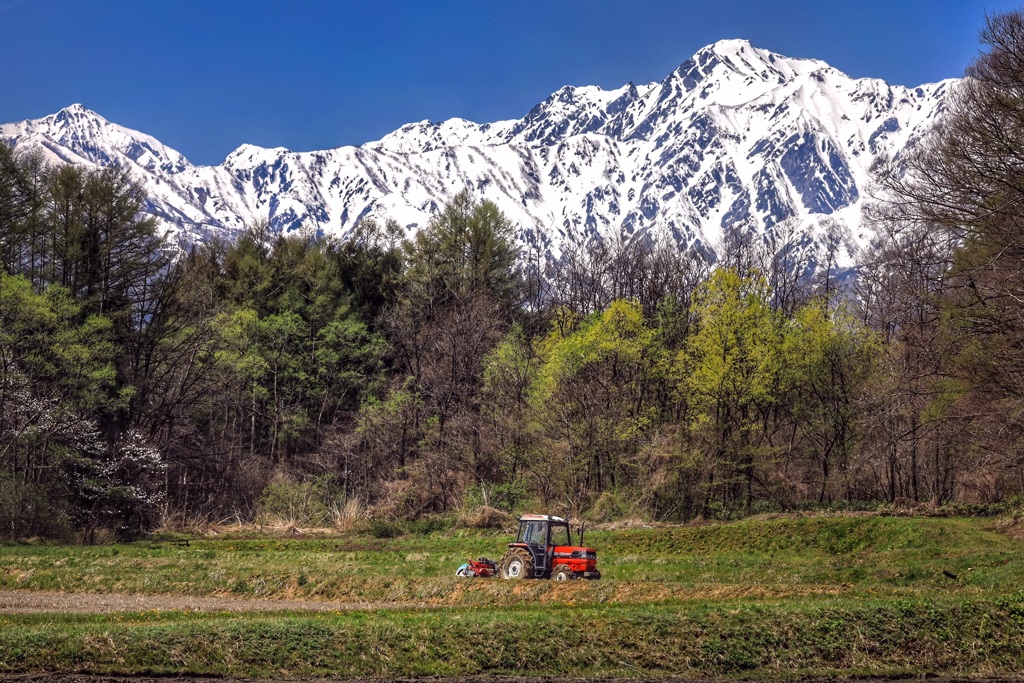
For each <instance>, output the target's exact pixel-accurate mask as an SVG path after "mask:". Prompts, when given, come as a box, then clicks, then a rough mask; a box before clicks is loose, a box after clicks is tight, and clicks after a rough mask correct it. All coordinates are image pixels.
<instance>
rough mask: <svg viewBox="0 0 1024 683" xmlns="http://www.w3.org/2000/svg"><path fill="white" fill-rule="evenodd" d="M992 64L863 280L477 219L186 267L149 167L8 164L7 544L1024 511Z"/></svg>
mask: <svg viewBox="0 0 1024 683" xmlns="http://www.w3.org/2000/svg"><path fill="white" fill-rule="evenodd" d="M982 42H983V45H984V48H985V49H984V51H983V53H982V54H981V56H980V57H979V58H978V59H977V60H976V61H975V62H974V63H973V64H972V65H971V66H970V67H969V68H968V70H967V73H966V78H965V79H964V81H963V82H962V83H961V84H960V85H959V86H958V88H957V89H956V91H955V93H954V95H953V96H952V98H951V100H950V102H949V104H948V107H947V111H946V113H945V115H944V118H943V119H942V121H941V122H940V123H939V124H938V125H937V126H936V127H935V128H934V129H933V131H932V132H931V133H930V134H929V136H928V137H926V138H925V139H923V140H921V141H920V142H919V143H918V144H917V145H916V146H914V147H913V148H911V149H910V151H908V152H906V153H905V154H903V155H902V156H900V157H899V158H895V159H892V160H889V161H888V162H887V163H884V164H881V165H880V166H879V167H878V168H877V169H876V176H875V184H876V188H875V196H876V197H877V199H876V200H875V201H874V202H873V203H872V205H871V207H870V210H869V211H868V213H867V215H866V216H865V217H864V221H865V225H866V226H868V228H869V229H870V230H872V231H873V232H874V233H875V234H876V235H877V237H876V239H875V240H874V242H873V244H872V246H871V249H870V250H869V251H867V252H866V253H862V254H859V255H858V262H859V264H860V266H859V268H858V269H857V271H856V272H855V273H844V272H842V271H841V270H840V269H839V268H837V267H836V264H835V259H836V256H837V250H838V249H839V240H840V230H839V226H838V224H837V225H835V226H833V229H831V230H828V231H827V233H828V235H827V239H826V240H824V242H823V243H822V244H820V245H819V246H816V247H813V248H811V247H810V245H809V243H808V241H807V240H806V238H805V237H804V236H803V235H802V234H801V233H800V232H799V226H798V225H797V224H796V223H795V222H793V221H786V222H782V223H779V224H777V225H774V226H771V227H770V228H769V229H768V231H767V232H764V231H762V230H761V229H759V228H758V229H755V228H754V226H752V225H749V224H743V223H741V224H736V225H733V226H731V227H730V228H729V229H728V230H727V232H726V239H725V242H724V244H722V245H721V247H720V249H719V250H718V253H717V254H716V255H714V256H710V255H709V254H708V253H706V252H700V251H689V252H687V251H680V250H679V249H678V248H677V247H676V245H675V244H667V243H658V242H655V241H651V240H642V239H633V240H630V239H627V238H626V237H623V238H621V239H619V240H613V241H603V242H602V241H594V242H591V243H588V244H586V245H583V246H581V247H579V248H566V250H565V251H564V252H563V253H561V254H559V255H558V256H557V258H556V257H552V256H550V255H548V254H547V253H546V252H545V250H544V249H543V248H541V247H536V248H528V249H520V248H519V247H517V244H516V242H515V240H514V239H513V231H514V227H515V226H513V225H511V224H510V222H509V221H508V220H507V219H506V217H505V216H503V215H502V213H501V211H500V210H499V209H498V207H496V206H495V205H494V204H492V203H490V202H488V201H478V200H476V199H474V197H473V195H472V194H471V193H470V192H469V191H465V192H462V193H460V194H458V195H456V196H455V197H454V198H453V199H452V200H451V202H450V203H449V204H448V205H446V206H445V207H443V209H441V210H440V211H439V212H438V213H437V214H436V216H435V217H434V219H433V220H432V221H431V223H430V224H429V226H427V227H426V228H424V229H423V230H421V231H420V232H418V233H416V234H415V235H411V236H410V235H407V234H406V232H405V230H404V229H403V228H402V227H401V226H399V225H398V224H397V223H395V222H393V221H389V222H387V223H385V224H383V225H382V224H379V223H375V222H373V221H370V220H367V221H364V222H363V223H362V224H361V225H360V226H359V228H358V229H357V230H356V231H355V232H354V233H353V234H352V235H349V236H347V237H346V238H344V239H338V238H334V237H329V236H324V235H321V234H316V233H314V232H312V231H301V230H300V231H296V232H293V233H289V234H276V233H275V232H274V231H273V230H271V227H270V225H269V223H268V222H267V221H257V222H256V223H254V224H252V225H251V226H250V227H249V228H248V229H247V230H246V231H245V232H244V234H242V235H240V236H238V237H237V239H232V240H225V239H210V240H209V241H207V242H206V243H203V244H195V245H189V246H187V247H185V248H182V247H180V246H179V245H175V244H169V243H166V242H165V241H164V240H163V239H162V237H161V234H162V233H161V228H160V225H158V223H157V222H156V221H155V220H154V219H152V218H149V217H146V215H145V214H144V212H143V210H144V208H145V207H146V196H145V192H144V190H143V189H142V188H141V187H140V186H138V185H137V184H136V183H135V182H134V181H133V180H132V179H131V177H130V175H129V174H128V173H127V171H125V170H124V169H119V168H103V169H96V170H90V169H85V168H82V167H76V166H68V165H50V164H48V163H46V162H45V161H44V160H43V157H42V156H41V155H39V154H33V153H30V152H22V151H21V150H15V149H13V148H12V147H10V146H9V145H6V144H0V538H8V539H18V538H27V537H34V536H36V537H50V538H70V537H73V536H75V535H76V534H77V535H78V536H79V537H80V538H82V539H85V540H91V539H92V538H94V535H95V534H96V532H97V531H100V530H105V531H109V532H111V533H115V534H117V535H119V536H128V537H130V536H133V535H137V534H139V533H143V532H145V531H147V530H149V529H152V528H154V527H156V526H160V525H165V526H173V525H175V524H189V523H195V522H198V521H200V520H207V521H210V520H227V519H231V520H237V521H240V522H245V523H253V522H257V521H259V520H268V519H288V520H290V521H291V522H292V523H293V524H295V525H302V526H328V525H331V524H340V523H342V522H344V521H351V520H352V519H380V520H415V519H418V518H422V517H424V516H430V515H446V514H460V515H463V516H464V517H466V518H467V519H472V518H473V517H474V516H477V517H481V518H485V517H486V516H487V514H486V513H487V511H489V510H494V509H496V510H500V511H505V512H520V511H523V510H526V509H528V508H529V509H533V510H535V511H551V512H555V513H557V512H563V513H569V514H572V515H573V516H579V515H583V516H584V517H586V518H588V519H595V520H612V519H620V518H631V517H635V518H644V519H653V520H665V521H689V520H692V519H694V518H698V517H703V518H706V519H710V518H721V519H724V518H735V517H738V516H743V515H750V514H753V513H758V512H769V511H791V510H802V509H821V508H831V509H858V508H865V507H869V508H872V509H873V508H876V507H878V506H879V505H890V506H894V507H897V508H898V507H913V506H917V505H925V504H927V505H931V506H943V505H948V504H955V505H963V506H972V505H982V506H983V505H991V504H998V503H1000V502H1003V501H1007V500H1010V499H1012V498H1014V497H1015V496H1019V495H1021V494H1022V493H1024V467H1022V464H1024V462H1022V452H1021V448H1022V447H1024V443H1022V441H1021V437H1022V433H1024V432H1022V428H1024V272H1022V265H1024V241H1022V237H1024V14H1021V13H1020V12H1013V13H1008V14H1001V15H995V16H993V17H991V18H990V19H989V20H988V23H987V27H986V29H985V30H984V32H983V34H982Z"/></svg>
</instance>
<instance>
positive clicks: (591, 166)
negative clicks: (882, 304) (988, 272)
mask: <svg viewBox="0 0 1024 683" xmlns="http://www.w3.org/2000/svg"><path fill="white" fill-rule="evenodd" d="M953 83H954V81H943V82H941V83H936V84H930V85H923V86H920V87H918V88H906V87H902V86H890V85H888V84H887V83H885V82H883V81H881V80H876V79H857V80H855V79H851V78H849V77H848V76H846V75H845V74H843V73H841V72H839V71H837V70H836V69H834V68H832V67H830V66H829V65H828V64H825V63H824V62H820V61H817V60H810V59H791V58H787V57H782V56H780V55H778V54H774V53H772V52H769V51H766V50H761V49H758V48H755V47H753V46H752V45H750V43H748V42H746V41H742V40H727V41H721V42H718V43H715V44H714V45H710V46H708V47H705V48H703V49H701V50H700V51H699V52H697V54H695V55H694V56H693V57H692V58H691V59H689V60H687V61H686V62H685V63H684V64H683V65H682V66H680V67H679V68H678V69H676V70H675V71H673V72H672V73H671V74H669V75H668V77H667V78H665V79H664V80H663V81H661V82H660V83H650V84H645V85H634V84H633V83H629V84H627V85H625V86H623V87H621V88H619V89H617V90H603V89H601V88H598V87H592V86H590V87H572V86H566V87H564V88H562V89H560V90H559V91H557V92H555V93H554V94H552V95H551V96H550V97H548V98H547V99H546V100H544V101H543V102H541V103H540V104H538V105H537V106H535V107H534V108H533V109H532V110H530V112H529V113H527V114H526V116H524V117H523V118H522V119H519V120H510V121H500V122H497V123H484V124H478V123H473V122H471V121H466V120H463V119H451V120H448V121H443V122H441V123H432V122H430V121H421V122H419V123H412V124H408V125H406V126H403V127H402V128H400V129H398V130H396V131H394V132H393V133H389V134H388V135H386V136H385V137H384V138H382V139H381V140H378V141H376V142H369V143H367V144H364V145H362V146H360V147H339V148H336V149H330V150H324V151H318V152H291V151H288V150H287V149H283V148H275V149H265V148H261V147H254V146H252V145H243V146H241V147H239V148H238V149H236V150H235V151H234V152H232V153H231V154H230V155H228V157H227V159H225V160H224V163H222V164H221V165H219V166H193V165H192V164H190V163H189V162H188V160H187V159H185V158H184V157H183V156H182V155H181V154H179V153H178V152H176V151H174V150H172V149H170V148H168V147H166V146H164V145H162V144H161V143H160V142H159V141H157V140H156V139H154V138H152V137H150V136H147V135H144V134H142V133H138V132H136V131H133V130H129V129H127V128H123V127H121V126H118V125H116V124H113V123H110V122H108V121H106V120H104V119H103V118H102V117H100V116H99V115H98V114H96V113H94V112H91V111H89V110H88V109H86V108H84V107H82V106H81V105H73V106H71V107H68V108H67V109H64V110H62V111H60V112H58V113H56V114H53V115H51V116H47V117H45V118H42V119H38V120H33V121H23V122H21V123H9V124H3V125H0V136H2V137H3V138H5V139H7V140H9V141H12V142H13V143H14V144H15V145H16V146H17V147H38V148H41V149H43V150H45V152H46V154H47V155H49V156H51V157H52V158H53V159H54V160H59V161H63V162H69V163H76V164H88V165H103V164H111V163H115V164H121V165H124V166H127V167H128V168H130V169H131V170H132V172H133V173H134V174H135V175H136V176H137V177H138V178H139V179H140V180H141V181H142V182H144V183H145V185H146V187H147V189H148V192H149V196H150V198H151V200H150V206H149V210H150V211H151V212H152V213H153V214H154V215H156V216H158V217H159V218H160V219H162V221H163V222H164V224H165V225H166V226H167V227H168V228H169V229H170V231H171V232H172V233H175V234H177V235H178V236H179V237H180V238H182V239H184V240H186V241H188V240H197V239H199V240H201V239H203V238H204V237H205V236H207V235H210V234H216V233H231V232H235V231H237V230H240V229H241V228H243V227H244V226H245V225H246V224H247V223H249V222H251V221H253V220H254V219H257V218H269V219H270V221H271V225H272V226H274V227H275V228H277V229H279V230H282V231H289V230H293V229H296V228H299V227H300V226H309V227H313V228H316V229H319V230H322V231H324V232H326V233H332V234H337V235H345V234H347V233H348V232H349V231H350V230H352V229H353V228H354V226H355V225H356V224H357V223H358V222H359V221H360V220H362V219H364V218H367V217H374V218H377V219H378V220H385V219H387V218H394V219H396V220H397V221H398V222H399V223H400V224H402V225H404V226H406V228H407V229H409V230H415V229H417V228H420V227H423V226H425V225H426V224H427V223H428V221H429V220H430V217H431V215H432V214H433V213H434V212H435V211H436V210H437V209H438V208H439V207H440V206H442V205H443V204H444V203H445V202H446V201H448V200H449V199H450V198H451V197H452V196H454V195H455V194H456V193H457V192H459V191H461V190H463V189H466V188H469V189H470V190H471V192H472V193H473V196H474V198H476V199H490V200H492V201H494V202H495V203H496V204H497V205H498V206H499V207H500V208H501V209H502V210H503V211H504V212H505V214H506V215H507V216H508V217H509V218H510V219H511V220H512V221H513V222H514V223H516V224H517V225H518V226H519V229H520V233H519V235H520V239H522V240H524V241H538V242H539V243H540V244H542V245H544V246H546V247H547V248H549V249H551V250H552V251H553V252H555V253H557V252H558V251H559V250H560V248H561V247H562V246H563V245H565V244H567V243H577V244H578V243H581V242H584V241H586V240H588V239H591V238H593V237H595V236H601V237H606V236H609V235H615V234H619V233H623V234H626V235H637V234H650V235H654V236H657V237H658V238H659V239H660V238H670V239H673V240H675V241H676V242H677V243H678V244H679V245H680V246H681V247H685V246H692V245H695V244H697V245H703V246H706V247H711V248H714V246H715V245H716V244H717V243H718V242H719V241H720V239H721V236H722V231H723V228H724V227H728V226H731V225H735V224H737V223H740V222H745V223H746V224H749V225H752V226H753V227H754V229H757V230H761V231H765V230H770V229H771V228H772V226H774V225H776V224H778V223H780V222H781V221H783V220H785V219H787V218H794V219H795V220H797V221H799V222H800V223H801V224H802V225H803V226H804V229H805V230H806V231H807V232H808V235H809V236H811V237H812V238H813V237H814V235H815V234H816V232H817V231H819V230H820V229H821V228H820V221H821V219H822V218H824V217H829V216H831V217H833V218H835V219H836V220H838V221H839V222H840V223H841V224H842V225H845V226H846V233H845V236H846V246H847V247H848V253H847V257H848V258H855V253H856V249H857V247H858V246H859V245H861V244H863V242H864V241H866V239H867V238H868V236H867V235H864V234H862V233H861V231H860V220H859V214H860V207H861V204H862V203H863V200H864V198H865V190H866V188H867V186H868V183H869V169H870V167H871V165H872V163H874V162H875V160H876V159H878V158H879V157H880V156H883V155H888V156H894V155H896V154H898V153H899V152H900V151H901V150H902V149H904V148H905V147H906V146H907V145H908V143H910V142H911V141H913V140H914V139H915V138H916V137H917V136H919V135H921V134H922V133H923V132H924V131H926V130H927V129H928V128H929V127H930V126H931V125H932V123H933V122H934V121H935V119H936V116H937V115H938V114H939V113H940V112H941V110H942V108H943V102H944V99H945V96H946V94H947V93H948V91H949V89H950V87H951V85H952V84H953Z"/></svg>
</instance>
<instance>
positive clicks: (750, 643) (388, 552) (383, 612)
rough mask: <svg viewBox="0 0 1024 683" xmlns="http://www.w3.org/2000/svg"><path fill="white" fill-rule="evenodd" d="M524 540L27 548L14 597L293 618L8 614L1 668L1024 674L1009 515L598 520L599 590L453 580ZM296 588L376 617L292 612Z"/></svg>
mask: <svg viewBox="0 0 1024 683" xmlns="http://www.w3.org/2000/svg"><path fill="white" fill-rule="evenodd" d="M392 531H393V530H392ZM378 535H380V534H378ZM387 535H392V534H390V533H389V534H387ZM506 541H507V537H506V536H505V535H503V534H494V533H490V534H488V533H482V532H468V531H465V530H450V529H449V530H443V529H442V530H437V531H433V532H430V533H415V532H408V533H404V534H400V535H398V536H396V537H393V538H377V537H375V535H374V534H373V533H371V532H370V531H364V532H362V533H355V532H353V533H349V534H345V535H340V536H333V537H321V538H312V539H284V538H275V537H259V538H248V539H243V538H218V539H210V538H194V539H190V542H189V544H188V545H187V546H185V545H178V544H175V543H173V542H170V541H165V540H164V541H162V540H154V541H145V542H141V543H135V544H127V545H114V546H99V547H67V546H45V545H43V546H39V545H17V546H5V547H2V548H0V590H50V591H52V590H57V591H68V592H100V593H113V592H117V593H161V594H172V595H175V594H179V595H215V596H233V597H238V598H243V599H244V598H254V597H259V598H270V599H280V600H281V606H282V611H280V612H271V613H266V612H263V613H259V614H255V613H253V614H245V613H243V614H238V613H209V612H185V611H161V612H141V613H113V614H79V615H73V614H58V615H52V614H48V615H42V614H28V615H13V614H11V615H0V671H6V672H19V671H20V672H46V671H51V672H52V671H61V672H72V671H89V672H98V673H118V674H131V673H135V674H140V673H145V674H171V673H174V674H197V675H226V676H237V677H278V678H279V677H309V676H348V677H357V676H360V677H365V676H375V677H404V676H463V675H487V674H503V675H536V676H577V677H637V676H653V677H658V676H676V677H708V676H715V677H742V678H770V679H792V678H798V677H805V676H827V675H836V674H841V675H844V676H895V675H900V676H907V675H915V676H919V675H941V676H956V677H1022V676H1024V592H1022V590H1024V582H1022V580H1024V558H1022V555H1021V550H1022V549H1024V542H1022V541H1021V540H1019V539H1018V538H1017V537H1016V536H1015V535H1014V534H1011V533H1008V532H1007V530H1006V529H1005V528H1000V526H999V525H998V524H997V521H996V520H993V519H979V518H970V519H963V518H960V519H958V518H907V517H886V516H837V517H824V516H823V517H804V518H786V519H775V520H748V521H743V522H734V523H730V524H716V525H706V526H699V527H666V528H654V529H629V530H621V531H594V532H588V534H587V541H586V542H587V545H591V546H594V547H596V548H598V551H599V566H600V568H601V571H602V573H603V575H604V577H605V578H604V579H602V580H601V581H599V582H584V581H578V582H571V583H568V584H554V583H551V582H547V581H525V582H504V581H500V580H484V579H476V580H467V579H456V578H455V577H454V576H453V574H454V570H455V568H456V567H457V566H458V565H459V564H460V563H462V562H464V561H465V560H466V559H467V558H469V557H477V556H481V555H486V556H489V557H491V558H492V559H498V558H499V557H500V555H501V553H502V552H503V548H504V543H505V542H506ZM944 572H948V573H949V574H954V575H956V578H955V579H954V578H950V577H949V576H948V575H947V574H944ZM294 598H305V599H310V598H312V599H317V600H319V599H322V600H332V601H341V602H358V603H365V604H367V605H370V608H367V609H359V610H354V611H343V612H337V613H315V614H314V613H308V612H296V611H289V610H288V609H287V608H288V602H287V601H288V600H289V599H294Z"/></svg>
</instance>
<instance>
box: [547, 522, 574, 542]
mask: <svg viewBox="0 0 1024 683" xmlns="http://www.w3.org/2000/svg"><path fill="white" fill-rule="evenodd" d="M551 545H572V541H571V539H570V537H569V525H568V524H552V525H551Z"/></svg>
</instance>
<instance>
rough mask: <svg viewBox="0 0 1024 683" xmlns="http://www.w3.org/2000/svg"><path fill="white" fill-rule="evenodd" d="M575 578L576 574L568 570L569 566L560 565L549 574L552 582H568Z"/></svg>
mask: <svg viewBox="0 0 1024 683" xmlns="http://www.w3.org/2000/svg"><path fill="white" fill-rule="evenodd" d="M575 578H576V574H575V573H573V571H572V570H571V569H569V565H565V564H560V565H558V566H557V567H555V571H553V572H551V579H552V580H554V581H570V580H572V579H575Z"/></svg>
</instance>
